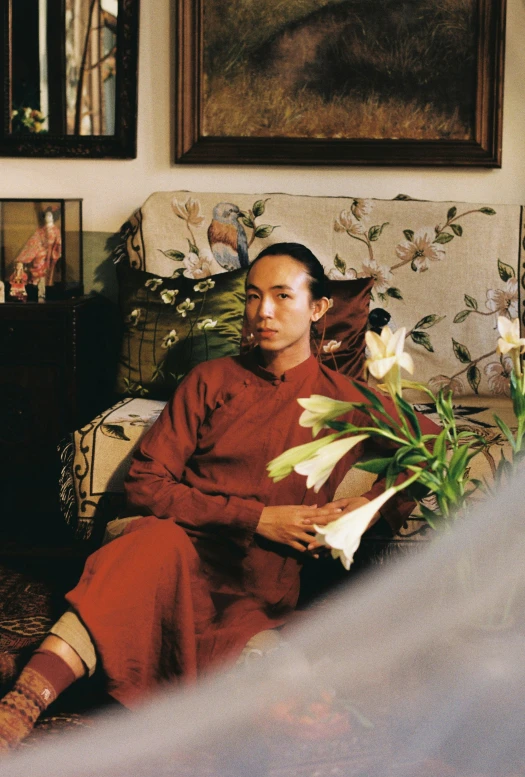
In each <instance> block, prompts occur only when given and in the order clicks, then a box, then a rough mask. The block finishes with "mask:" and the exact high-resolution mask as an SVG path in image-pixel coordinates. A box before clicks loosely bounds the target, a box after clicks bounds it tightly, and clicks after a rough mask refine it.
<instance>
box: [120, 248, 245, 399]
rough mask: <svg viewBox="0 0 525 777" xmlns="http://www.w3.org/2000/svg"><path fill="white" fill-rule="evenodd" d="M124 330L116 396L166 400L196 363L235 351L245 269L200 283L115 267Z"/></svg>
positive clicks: (189, 279) (242, 307)
mask: <svg viewBox="0 0 525 777" xmlns="http://www.w3.org/2000/svg"><path fill="white" fill-rule="evenodd" d="M117 275H118V282H119V303H120V311H121V317H122V321H123V323H124V332H123V339H122V348H121V353H120V359H119V365H118V372H117V386H116V389H117V393H119V394H121V395H123V394H130V395H133V396H142V397H149V398H151V399H167V398H168V397H169V396H170V395H171V394H172V393H173V391H174V389H175V388H176V386H177V385H178V383H179V382H180V381H181V380H182V378H183V377H184V376H185V375H186V373H187V372H188V371H189V370H190V369H191V368H192V367H194V366H195V365H196V364H199V363H200V362H203V361H206V360H208V359H214V358H216V357H218V356H228V355H232V354H236V353H238V352H239V348H240V342H241V331H242V322H243V315H244V282H245V277H246V270H244V269H239V270H235V271H233V272H228V273H220V274H217V275H214V276H213V277H208V278H204V279H201V280H197V279H193V278H187V277H185V276H183V275H178V276H177V277H175V278H165V277H162V276H158V275H153V274H151V273H148V272H144V271H142V270H136V269H133V268H132V267H130V266H129V264H128V263H127V262H120V263H119V264H118V265H117Z"/></svg>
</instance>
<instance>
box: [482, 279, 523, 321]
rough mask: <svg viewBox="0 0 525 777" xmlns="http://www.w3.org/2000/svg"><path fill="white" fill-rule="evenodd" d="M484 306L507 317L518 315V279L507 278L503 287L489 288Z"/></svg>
mask: <svg viewBox="0 0 525 777" xmlns="http://www.w3.org/2000/svg"><path fill="white" fill-rule="evenodd" d="M485 304H486V306H487V308H488V309H489V310H491V311H492V312H493V313H497V314H498V315H499V316H507V317H508V318H517V317H518V281H517V279H516V278H509V279H508V281H507V282H506V283H505V288H504V289H489V290H488V291H487V301H486V303H485Z"/></svg>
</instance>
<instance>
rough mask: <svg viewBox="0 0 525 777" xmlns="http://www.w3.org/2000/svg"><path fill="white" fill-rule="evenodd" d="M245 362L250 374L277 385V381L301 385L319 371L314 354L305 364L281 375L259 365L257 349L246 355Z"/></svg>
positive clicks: (302, 363) (298, 365)
mask: <svg viewBox="0 0 525 777" xmlns="http://www.w3.org/2000/svg"><path fill="white" fill-rule="evenodd" d="M243 362H244V366H245V367H247V369H249V370H250V372H253V373H254V374H255V375H257V376H258V377H259V378H262V379H263V380H264V381H267V382H268V383H275V382H276V381H277V380H278V381H281V382H283V383H301V382H302V381H303V380H304V379H305V378H306V377H307V376H308V375H311V374H312V373H314V372H317V371H318V370H319V364H318V362H317V359H316V358H315V356H313V355H312V354H310V356H309V357H308V358H307V359H305V361H304V362H301V363H300V364H297V365H296V366H295V367H292V368H291V369H289V370H286V372H283V373H282V374H281V375H276V374H275V373H274V372H271V371H270V370H267V369H266V368H265V367H262V366H261V365H260V364H259V362H258V360H257V349H254V350H253V351H250V352H249V353H248V354H246V356H245V357H244V358H243Z"/></svg>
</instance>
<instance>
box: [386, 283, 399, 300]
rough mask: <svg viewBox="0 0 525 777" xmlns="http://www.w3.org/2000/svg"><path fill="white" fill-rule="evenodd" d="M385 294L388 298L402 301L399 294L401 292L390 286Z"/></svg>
mask: <svg viewBox="0 0 525 777" xmlns="http://www.w3.org/2000/svg"><path fill="white" fill-rule="evenodd" d="M386 293H387V294H388V296H389V297H393V298H394V299H403V295H402V294H401V291H400V290H399V289H396V287H395V286H391V287H390V288H389V289H387V290H386Z"/></svg>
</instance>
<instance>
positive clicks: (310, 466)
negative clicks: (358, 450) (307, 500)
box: [294, 434, 369, 494]
mask: <svg viewBox="0 0 525 777" xmlns="http://www.w3.org/2000/svg"><path fill="white" fill-rule="evenodd" d="M367 437H369V435H368V434H356V435H355V436H354V437H345V438H344V439H342V440H335V441H334V442H330V443H328V445H325V446H323V447H322V448H320V449H319V450H318V451H316V452H315V453H314V454H313V456H310V458H308V459H306V461H301V462H300V463H299V464H296V465H295V467H294V470H295V471H296V472H298V473H299V475H307V476H308V478H307V481H306V488H312V486H313V489H314V491H315V493H316V494H317V493H318V491H319V489H320V488H321V487H322V486H323V485H324V484H325V483H326V481H327V480H328V478H329V477H330V475H331V474H332V470H333V468H334V467H335V465H336V464H337V462H338V461H339V459H341V458H342V457H343V456H344V455H345V453H348V451H349V450H351V449H352V448H354V447H355V446H356V445H358V444H359V443H360V442H362V441H363V440H366V439H367Z"/></svg>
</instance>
